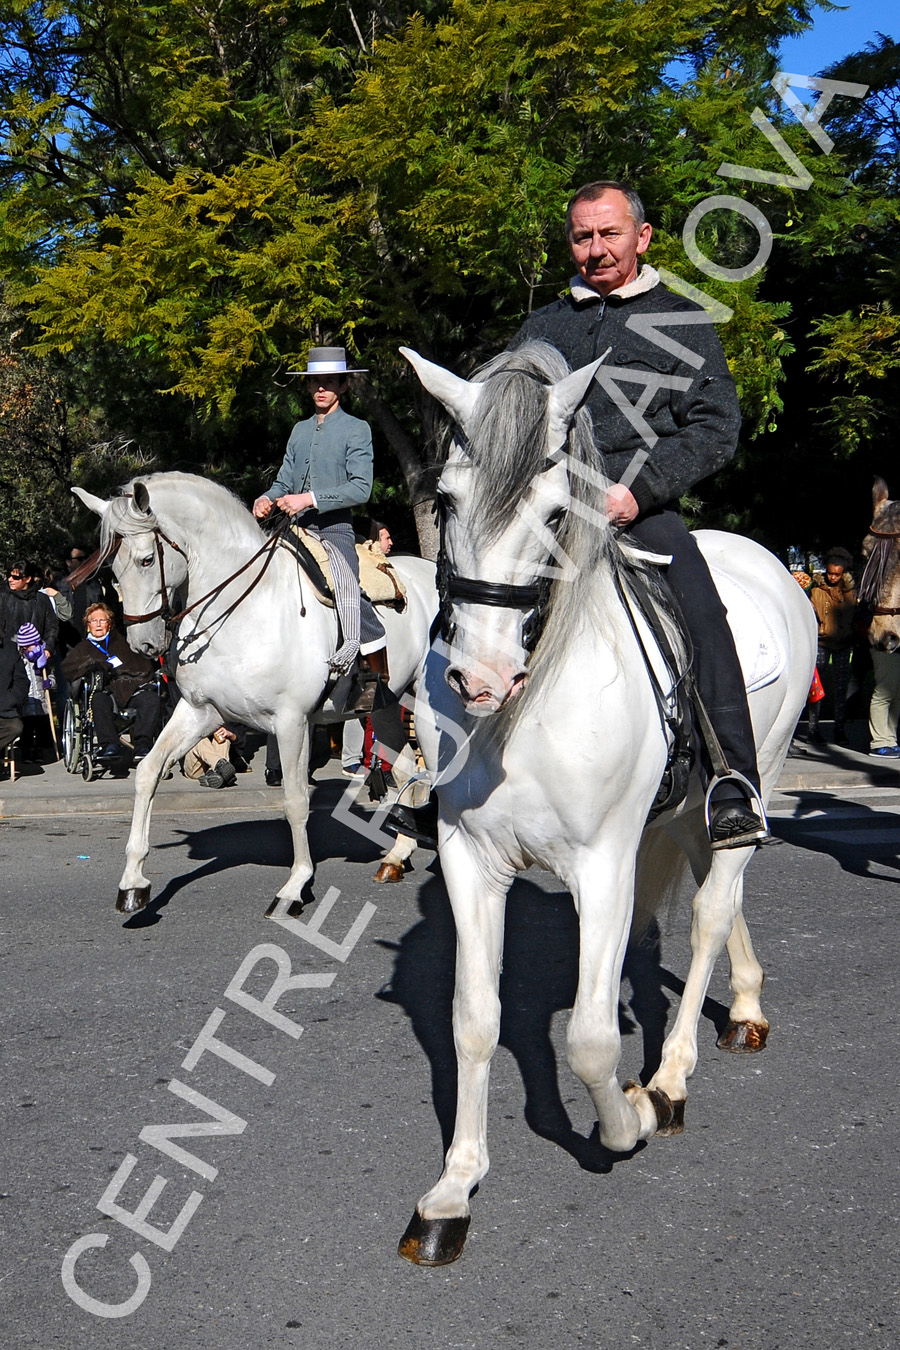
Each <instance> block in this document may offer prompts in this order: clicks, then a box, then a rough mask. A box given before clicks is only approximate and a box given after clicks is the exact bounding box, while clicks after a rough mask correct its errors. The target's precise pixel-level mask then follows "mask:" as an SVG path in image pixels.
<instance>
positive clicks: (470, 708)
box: [446, 666, 528, 717]
mask: <svg viewBox="0 0 900 1350" xmlns="http://www.w3.org/2000/svg"><path fill="white" fill-rule="evenodd" d="M527 679H528V671H527V670H525V669H524V667H523V668H522V669H521V670H517V671H515V672H514V673H513V674H512V675H509V676H505V677H504V676H501V675H500V674H499V673H497V672H494V671H490V672H488V671H485V670H484V669H483V668H480V669H479V670H478V671H477V672H472V671H464V670H461V669H460V668H459V667H458V666H451V667H450V669H449V670H448V671H447V675H446V680H447V683H448V685H449V686H450V688H451V689H452V690H453V692H454V693H455V694H457V695H458V696H459V697H460V698H461V699H462V702H463V705H464V707H465V710H466V712H467V713H469V714H470V715H471V716H472V717H487V716H489V715H490V714H491V713H495V712H499V711H500V709H501V708H504V707H505V706H506V705H507V704H508V703H510V702H512V700H513V699H514V698H517V697H518V696H519V694H521V692H522V690H523V689H524V688H525V682H526V680H527Z"/></svg>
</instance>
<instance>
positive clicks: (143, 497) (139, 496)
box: [134, 483, 150, 516]
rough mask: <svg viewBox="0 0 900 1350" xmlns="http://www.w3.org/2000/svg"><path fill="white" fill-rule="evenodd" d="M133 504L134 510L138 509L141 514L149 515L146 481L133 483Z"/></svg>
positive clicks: (148, 494)
mask: <svg viewBox="0 0 900 1350" xmlns="http://www.w3.org/2000/svg"><path fill="white" fill-rule="evenodd" d="M134 506H135V510H137V511H140V513H141V515H144V516H149V515H150V492H149V490H148V488H147V484H146V483H135V485H134Z"/></svg>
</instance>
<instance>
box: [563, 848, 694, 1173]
mask: <svg viewBox="0 0 900 1350" xmlns="http://www.w3.org/2000/svg"><path fill="white" fill-rule="evenodd" d="M635 849H636V844H635ZM570 888H571V891H572V896H573V899H574V900H575V907H576V909H577V911H578V916H579V923H580V952H579V961H578V991H577V994H576V996H575V1005H574V1007H573V1009H572V1015H571V1017H570V1018H569V1025H568V1028H567V1031H566V1057H567V1059H568V1061H569V1066H570V1068H571V1069H572V1072H573V1073H575V1074H577V1075H578V1077H579V1078H580V1079H581V1081H582V1082H583V1083H584V1085H585V1087H586V1088H587V1090H588V1092H589V1093H590V1095H591V1100H592V1101H593V1103H594V1109H595V1110H596V1112H597V1122H598V1125H599V1127H600V1142H601V1143H602V1144H603V1145H605V1147H606V1148H610V1149H614V1150H615V1151H616V1152H617V1153H624V1152H627V1151H628V1150H629V1149H632V1148H634V1146H635V1144H636V1143H637V1142H638V1140H641V1139H649V1138H650V1137H651V1136H652V1135H654V1134H656V1132H657V1131H658V1130H659V1129H660V1128H663V1127H665V1126H666V1125H668V1124H669V1122H670V1121H671V1118H672V1107H671V1104H670V1102H669V1100H668V1098H667V1097H666V1096H665V1095H664V1094H663V1093H662V1092H656V1091H652V1090H648V1089H647V1088H643V1087H641V1086H640V1084H638V1083H629V1084H627V1085H626V1087H625V1088H624V1089H623V1088H621V1087H620V1086H619V1081H618V1078H617V1074H616V1070H617V1068H618V1063H619V1056H620V1053H621V1038H620V1034H619V988H620V985H621V980H622V961H623V959H624V956H625V948H626V945H627V942H628V931H629V926H630V923H631V911H632V898H633V894H634V850H629V849H628V848H627V847H626V848H624V849H623V848H622V846H621V843H620V842H618V841H617V842H616V845H615V847H614V848H610V849H598V850H591V851H590V853H589V854H588V855H587V856H586V857H585V859H584V861H583V863H582V864H581V865H580V866H579V867H578V869H577V871H576V875H575V876H574V878H572V879H571V882H570Z"/></svg>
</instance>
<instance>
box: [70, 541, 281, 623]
mask: <svg viewBox="0 0 900 1350" xmlns="http://www.w3.org/2000/svg"><path fill="white" fill-rule="evenodd" d="M289 526H290V516H283V518H282V519H281V520H280V521H279V522H278V524H277V525H276V526H275V528H274V530H273V531H272V533H271V535H270V536H269V538H268V539H267V540H266V541H265V543H264V544H263V545H262V547H261V548H258V549H257V551H256V552H255V553H254V554H253V556H252V557H251V558H248V559H247V561H246V562H245V563H242V564H241V566H240V567H239V568H238V569H237V571H235V572H232V574H231V576H230V577H226V578H225V580H224V581H220V582H219V583H218V584H217V585H216V586H213V588H212V590H209V591H207V592H206V594H205V595H201V596H200V597H199V599H197V600H194V601H192V603H191V604H189V605H187V606H186V607H185V608H184V609H180V610H178V611H177V613H176V612H175V611H173V609H172V605H171V603H170V600H169V588H168V586H167V585H166V561H165V550H164V548H163V545H164V544H168V545H169V548H171V549H172V550H173V551H174V552H175V553H180V554H181V556H182V557H184V556H185V554H184V549H183V548H181V547H180V545H178V544H176V543H175V540H174V539H170V538H169V536H168V535H167V534H166V533H165V532H164V531H163V530H161V529H160V527H159V526H158V525H155V526H153V539H154V544H155V546H156V557H157V561H158V563H159V600H160V603H159V604H158V606H157V607H156V609H150V610H148V611H147V612H146V614H123V615H122V618H123V620H124V623H125V626H126V628H130V627H131V626H132V624H136V623H149V622H150V620H151V619H160V618H161V619H162V620H163V623H164V624H165V625H166V627H167V628H169V629H172V628H174V627H175V625H176V624H178V623H180V622H181V620H182V619H183V618H184V617H185V616H186V615H187V614H190V613H191V611H192V610H195V609H197V607H198V606H199V605H202V604H204V603H205V602H206V601H207V600H212V599H213V597H214V596H216V595H218V594H219V593H220V591H223V590H224V589H225V587H226V586H230V585H231V583H232V581H236V580H237V578H238V577H239V576H240V575H241V573H242V572H246V570H247V568H248V567H251V566H252V565H253V563H255V562H256V560H257V558H261V557H262V555H263V554H264V553H265V554H267V557H266V560H265V562H264V563H263V565H262V567H261V568H260V570H259V573H258V574H257V575H256V576H255V577H254V578H253V580H252V581H251V583H250V585H249V586H248V587H247V589H246V590H245V591H243V592H242V594H241V595H239V596H238V598H237V599H236V600H235V601H234V602H233V603H232V604H231V605H229V607H228V609H227V610H226V611H225V613H224V614H223V615H221V616H220V618H225V617H227V615H228V614H230V613H231V612H232V611H233V610H235V609H236V608H237V606H238V605H239V604H240V603H241V602H242V601H243V600H245V599H246V598H247V596H248V595H249V594H250V592H251V591H252V590H253V589H254V587H256V586H258V585H259V583H260V582H261V581H262V579H263V577H264V576H265V573H266V569H267V568H268V566H269V564H270V562H271V561H272V559H273V557H274V556H275V549H276V548H277V547H278V544H279V542H280V539H281V535H282V534H283V533H284V532H285V531H286V530H287V529H288V527H289ZM123 537H124V536H123V535H121V534H116V535H115V536H114V538H113V541H112V544H111V546H110V547H109V548H108V549H105V550H104V549H97V550H96V552H94V553H93V554H91V556H90V558H88V559H87V561H86V562H84V563H82V564H81V566H80V567H79V568H77V570H76V571H75V572H73V573H72V574H71V576H70V578H69V580H70V581H71V582H72V584H73V585H76V586H77V585H80V583H81V582H82V581H86V580H87V578H88V577H91V576H93V575H94V573H95V572H96V571H97V569H98V568H99V567H100V565H101V563H104V562H109V561H110V559H112V558H114V557H115V556H116V554H117V553H118V551H119V548H120V547H121V544H122V540H123Z"/></svg>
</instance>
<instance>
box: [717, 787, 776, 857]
mask: <svg viewBox="0 0 900 1350" xmlns="http://www.w3.org/2000/svg"><path fill="white" fill-rule="evenodd" d="M769 838H771V836H770V834H769V831H768V830H767V829H766V827H765V825H764V824H763V823H762V821H761V820H760V818H759V816H758V815H757V814H756V812H755V811H753V810H751V808H750V806H749V805H748V804H747V802H745V801H737V800H736V799H735V798H734V797H732V798H730V799H729V800H728V801H724V802H720V803H719V805H718V806H713V807H712V809H711V811H710V817H709V839H710V843H711V844H712V846H713V848H714V849H720V848H749V847H750V846H751V845H753V844H761V843H763V842H764V841H765V840H767V839H769Z"/></svg>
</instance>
